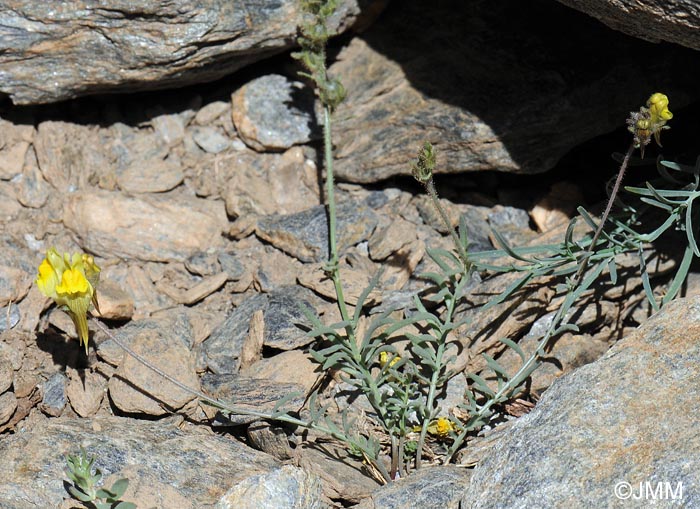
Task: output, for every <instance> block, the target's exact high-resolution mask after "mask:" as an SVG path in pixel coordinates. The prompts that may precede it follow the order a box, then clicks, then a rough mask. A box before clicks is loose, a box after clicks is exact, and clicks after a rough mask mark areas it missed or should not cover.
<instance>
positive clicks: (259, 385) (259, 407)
mask: <svg viewBox="0 0 700 509" xmlns="http://www.w3.org/2000/svg"><path fill="white" fill-rule="evenodd" d="M202 388H203V389H204V391H205V392H206V393H207V394H209V395H211V396H212V397H214V398H216V399H218V400H220V401H224V402H227V403H230V404H231V405H233V406H236V407H239V408H243V409H246V410H250V411H254V412H267V413H272V412H273V410H274V409H275V406H276V405H277V403H278V402H279V401H280V400H281V399H282V398H284V397H285V396H290V395H291V394H296V396H295V397H294V398H292V399H291V400H289V401H287V402H286V403H285V405H284V406H283V407H282V408H281V409H282V410H283V409H290V410H294V411H298V410H299V409H300V408H301V406H302V405H303V404H304V399H305V397H306V392H305V390H304V387H303V386H301V385H299V384H294V383H282V382H273V381H272V380H269V379H267V378H247V377H244V376H238V375H215V374H213V373H206V374H204V375H203V376H202ZM208 410H212V415H219V414H218V410H217V409H214V408H213V407H210V406H207V407H205V411H208ZM259 419H260V418H259V417H256V416H251V415H227V416H226V418H221V417H217V421H216V422H215V425H216V424H217V423H218V424H219V425H224V426H225V425H229V426H230V425H236V426H237V425H239V424H250V423H251V422H255V421H257V420H259Z"/></svg>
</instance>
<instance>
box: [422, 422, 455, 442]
mask: <svg viewBox="0 0 700 509" xmlns="http://www.w3.org/2000/svg"><path fill="white" fill-rule="evenodd" d="M455 429H456V427H455V425H454V423H453V422H452V421H451V420H449V419H448V418H447V417H439V418H438V419H437V420H435V421H433V422H431V423H430V424H429V425H428V433H430V434H431V435H435V436H437V437H439V438H447V437H448V436H450V432H451V431H454V430H455Z"/></svg>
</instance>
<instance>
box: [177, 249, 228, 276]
mask: <svg viewBox="0 0 700 509" xmlns="http://www.w3.org/2000/svg"><path fill="white" fill-rule="evenodd" d="M185 268H186V269H187V270H188V271H189V272H190V273H191V274H196V275H198V276H203V277H205V276H212V275H214V274H218V273H219V272H221V265H220V263H219V260H218V259H217V256H216V254H215V253H211V252H198V253H194V254H193V255H192V256H190V257H189V258H188V259H187V260H185Z"/></svg>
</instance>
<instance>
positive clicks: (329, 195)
mask: <svg viewBox="0 0 700 509" xmlns="http://www.w3.org/2000/svg"><path fill="white" fill-rule="evenodd" d="M331 128H332V125H331V108H330V106H324V108H323V157H324V165H325V167H326V204H327V206H328V251H329V253H328V255H329V258H328V269H329V272H330V276H331V279H332V280H333V286H334V287H335V294H336V297H337V299H338V309H339V310H340V316H341V317H342V319H343V320H344V321H349V320H350V313H348V308H347V306H346V304H345V294H344V293H343V284H342V282H341V279H340V267H339V266H338V265H339V262H338V241H337V234H336V207H335V182H334V180H335V179H334V176H333V141H332V137H331ZM345 330H346V332H347V334H348V340H352V341H353V343H354V331H353V330H352V327H351V326H350V325H347V326H346V327H345ZM353 350H356V348H354V349H353Z"/></svg>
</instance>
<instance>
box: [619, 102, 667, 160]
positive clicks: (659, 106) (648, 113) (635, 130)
mask: <svg viewBox="0 0 700 509" xmlns="http://www.w3.org/2000/svg"><path fill="white" fill-rule="evenodd" d="M672 118H673V113H671V112H670V111H669V109H668V97H666V95H665V94H662V93H661V92H656V93H655V94H651V96H650V97H649V99H648V100H647V104H646V107H641V108H640V109H639V111H636V112H632V113H631V114H630V117H629V119H628V120H627V124H628V125H629V130H630V132H631V133H632V134H634V146H635V148H639V149H640V150H641V153H642V157H644V147H645V146H646V145H648V144H649V142H650V141H651V136H652V135H654V139H655V140H656V144H657V145H659V146H661V131H663V130H665V129H668V128H669V127H668V126H667V125H666V122H667V121H669V120H671V119H672Z"/></svg>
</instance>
